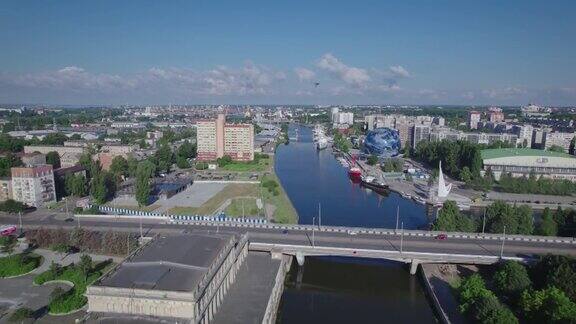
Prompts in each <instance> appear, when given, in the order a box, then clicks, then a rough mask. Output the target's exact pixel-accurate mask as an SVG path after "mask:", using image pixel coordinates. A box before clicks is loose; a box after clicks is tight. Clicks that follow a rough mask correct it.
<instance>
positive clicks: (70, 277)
mask: <svg viewBox="0 0 576 324" xmlns="http://www.w3.org/2000/svg"><path fill="white" fill-rule="evenodd" d="M112 266H113V263H112V262H111V261H102V262H100V263H97V264H96V265H95V266H94V267H92V269H90V271H89V273H88V275H87V276H86V275H84V273H82V270H81V269H80V267H79V266H77V265H74V264H71V265H68V266H66V267H63V268H62V269H61V270H60V271H59V273H56V274H55V273H53V272H52V271H51V270H47V271H44V272H42V273H41V274H39V275H38V276H36V277H35V278H34V283H35V284H37V285H42V284H45V283H47V282H50V281H54V280H65V281H70V282H72V283H73V284H74V287H72V288H71V289H70V290H69V291H67V292H66V293H64V294H62V295H61V296H59V297H57V298H54V299H53V300H51V301H50V304H49V305H48V309H49V311H50V314H66V313H69V312H72V311H74V310H77V309H80V308H81V307H82V306H84V305H86V302H87V301H88V300H87V298H86V296H84V293H85V292H86V287H88V286H89V285H90V284H91V283H93V282H94V281H96V280H97V279H98V278H100V276H102V274H103V273H104V272H106V270H107V269H109V268H110V267H112Z"/></svg>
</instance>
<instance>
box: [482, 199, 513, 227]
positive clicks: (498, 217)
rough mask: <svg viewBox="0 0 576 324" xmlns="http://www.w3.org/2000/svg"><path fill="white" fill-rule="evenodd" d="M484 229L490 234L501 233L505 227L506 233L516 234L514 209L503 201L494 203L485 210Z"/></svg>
mask: <svg viewBox="0 0 576 324" xmlns="http://www.w3.org/2000/svg"><path fill="white" fill-rule="evenodd" d="M486 227H487V229H488V232H490V233H503V232H504V227H506V233H509V234H513V233H516V230H517V229H518V221H517V219H516V215H515V212H514V208H512V206H510V205H508V204H507V203H505V202H504V201H501V200H498V201H495V202H494V203H493V204H492V205H490V206H488V207H487V208H486Z"/></svg>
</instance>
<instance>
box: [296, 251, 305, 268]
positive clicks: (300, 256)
mask: <svg viewBox="0 0 576 324" xmlns="http://www.w3.org/2000/svg"><path fill="white" fill-rule="evenodd" d="M305 260H306V259H305V257H304V254H302V252H296V261H298V265H299V266H301V267H302V266H304V261H305Z"/></svg>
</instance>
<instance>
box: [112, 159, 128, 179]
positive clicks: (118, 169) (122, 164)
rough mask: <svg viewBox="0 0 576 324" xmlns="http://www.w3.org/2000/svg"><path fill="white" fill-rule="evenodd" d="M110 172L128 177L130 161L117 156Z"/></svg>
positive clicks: (113, 160)
mask: <svg viewBox="0 0 576 324" xmlns="http://www.w3.org/2000/svg"><path fill="white" fill-rule="evenodd" d="M110 172H112V173H114V174H115V175H116V176H126V175H128V161H126V159H125V158H124V157H123V156H120V155H118V156H115V157H114V158H113V159H112V163H111V164H110Z"/></svg>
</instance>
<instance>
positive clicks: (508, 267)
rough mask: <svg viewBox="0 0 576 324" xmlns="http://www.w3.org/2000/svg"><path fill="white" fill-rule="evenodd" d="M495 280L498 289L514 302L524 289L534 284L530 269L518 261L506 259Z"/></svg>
mask: <svg viewBox="0 0 576 324" xmlns="http://www.w3.org/2000/svg"><path fill="white" fill-rule="evenodd" d="M493 280H494V288H495V289H496V291H497V292H498V293H499V294H502V295H504V296H505V297H506V298H507V299H508V300H509V301H511V302H513V303H515V302H516V301H517V300H518V298H519V297H520V294H521V293H522V292H523V291H524V290H526V289H528V288H530V286H531V285H532V281H530V277H529V276H528V271H527V270H526V268H525V267H524V266H523V265H522V264H520V263H518V262H516V261H506V262H504V263H503V264H501V265H500V267H499V269H498V270H497V271H496V273H495V274H494V277H493Z"/></svg>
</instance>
